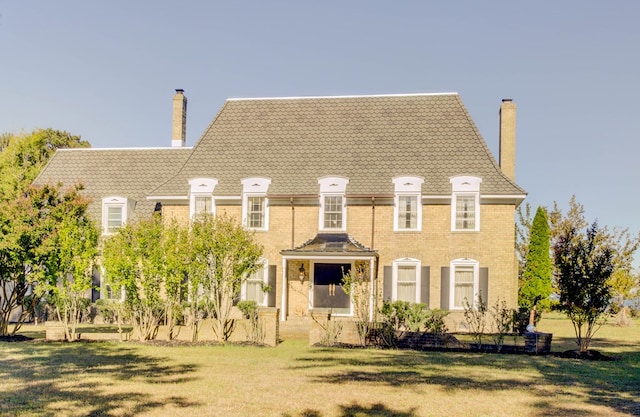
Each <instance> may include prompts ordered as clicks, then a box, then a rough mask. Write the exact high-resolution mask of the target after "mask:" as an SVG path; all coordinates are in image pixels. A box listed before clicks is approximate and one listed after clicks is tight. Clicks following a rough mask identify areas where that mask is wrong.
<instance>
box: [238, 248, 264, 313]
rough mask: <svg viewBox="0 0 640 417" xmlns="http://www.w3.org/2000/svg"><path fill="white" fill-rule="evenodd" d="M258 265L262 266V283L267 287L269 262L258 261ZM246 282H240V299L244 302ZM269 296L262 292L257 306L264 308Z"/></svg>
mask: <svg viewBox="0 0 640 417" xmlns="http://www.w3.org/2000/svg"><path fill="white" fill-rule="evenodd" d="M258 263H259V264H262V283H263V284H264V285H267V284H268V283H269V262H268V261H267V260H266V259H262V258H261V259H259V260H258ZM247 280H248V279H245V280H243V281H242V288H241V289H240V299H241V300H242V301H245V300H246V299H247ZM268 295H269V294H267V293H266V292H264V291H263V292H262V301H261V302H259V303H258V306H261V307H264V306H266V305H267V297H268Z"/></svg>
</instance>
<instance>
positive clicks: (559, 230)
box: [549, 196, 640, 323]
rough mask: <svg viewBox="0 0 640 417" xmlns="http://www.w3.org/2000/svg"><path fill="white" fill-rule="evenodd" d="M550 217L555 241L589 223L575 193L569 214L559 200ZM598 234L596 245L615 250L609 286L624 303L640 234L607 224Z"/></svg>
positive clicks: (630, 283) (623, 320) (630, 285)
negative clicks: (560, 207)
mask: <svg viewBox="0 0 640 417" xmlns="http://www.w3.org/2000/svg"><path fill="white" fill-rule="evenodd" d="M549 220H550V224H551V229H550V235H551V240H552V242H553V244H555V243H557V241H558V237H559V236H562V235H566V233H567V232H568V231H569V230H570V229H572V228H574V229H575V230H583V229H585V228H586V227H587V224H588V223H587V221H586V220H585V217H584V207H583V206H582V205H581V204H580V203H578V202H577V200H576V197H575V196H572V197H571V199H570V201H569V210H568V211H567V213H566V214H563V213H562V211H561V210H560V209H559V208H558V205H557V203H554V209H553V210H552V211H550V212H549ZM599 235H600V238H599V239H598V242H597V244H598V245H605V246H608V247H609V248H610V249H611V250H612V254H613V265H614V271H613V273H612V274H611V278H610V280H609V285H610V286H611V289H612V295H613V296H615V297H616V301H617V302H618V303H619V304H620V306H622V305H623V302H624V300H625V299H626V298H627V297H630V296H631V291H632V289H633V259H634V255H635V253H636V251H637V250H638V248H639V247H640V233H639V234H638V235H635V236H633V235H631V233H630V232H629V229H628V228H613V229H609V228H607V227H604V228H602V229H600V230H599ZM625 314H626V310H625V309H624V308H622V309H621V310H620V317H619V322H621V323H624V322H625Z"/></svg>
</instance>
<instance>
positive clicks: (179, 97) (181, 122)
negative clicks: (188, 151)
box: [171, 89, 187, 147]
mask: <svg viewBox="0 0 640 417" xmlns="http://www.w3.org/2000/svg"><path fill="white" fill-rule="evenodd" d="M186 141H187V97H185V95H184V90H180V89H177V90H176V94H175V95H174V96H173V127H172V134H171V146H173V147H181V146H185V145H186Z"/></svg>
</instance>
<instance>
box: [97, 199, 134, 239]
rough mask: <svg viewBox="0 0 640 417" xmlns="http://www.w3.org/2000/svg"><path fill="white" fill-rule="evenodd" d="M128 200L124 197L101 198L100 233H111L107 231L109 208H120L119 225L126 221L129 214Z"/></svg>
mask: <svg viewBox="0 0 640 417" xmlns="http://www.w3.org/2000/svg"><path fill="white" fill-rule="evenodd" d="M129 204H130V202H129V200H128V199H127V198H125V197H105V198H103V199H102V234H103V235H111V234H113V233H112V232H109V208H110V207H120V208H121V209H122V223H121V226H122V225H124V224H126V223H127V218H128V216H129V211H130V210H129Z"/></svg>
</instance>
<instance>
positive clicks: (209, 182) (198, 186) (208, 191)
mask: <svg viewBox="0 0 640 417" xmlns="http://www.w3.org/2000/svg"><path fill="white" fill-rule="evenodd" d="M216 185H218V180H217V179H215V178H192V179H190V180H189V187H190V189H189V217H190V218H193V217H194V216H195V215H196V197H209V198H211V214H213V215H215V214H216V204H215V199H214V198H213V190H214V189H215V188H216Z"/></svg>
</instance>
